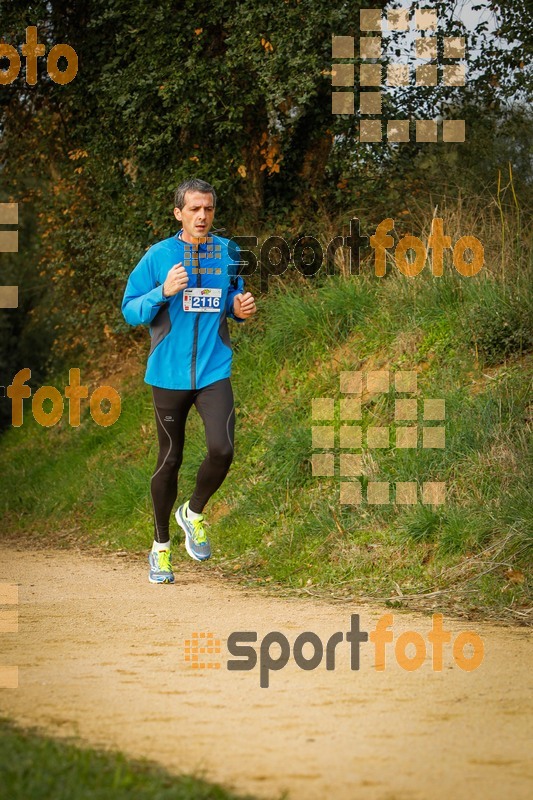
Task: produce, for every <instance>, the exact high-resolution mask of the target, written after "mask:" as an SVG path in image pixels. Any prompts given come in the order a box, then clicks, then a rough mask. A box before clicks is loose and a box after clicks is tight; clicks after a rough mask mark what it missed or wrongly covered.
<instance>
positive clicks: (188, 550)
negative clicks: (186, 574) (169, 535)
mask: <svg viewBox="0 0 533 800" xmlns="http://www.w3.org/2000/svg"><path fill="white" fill-rule="evenodd" d="M182 508H183V506H180V507H179V508H178V510H177V511H176V513H175V514H174V516H175V517H176V522H177V523H178V525H179V526H180V528H181V529H182V531H183V533H184V534H185V549H186V550H187V552H188V554H189V555H190V557H191V558H192V559H194V561H207V560H208V559H209V558H211V556H210V555H209V556H206V557H205V558H200V556H197V555H196V554H195V553H193V551H192V550H191V547H190V545H189V532H188V530H187V527H186V525H185V523H184V522H183V521H182V519H181V509H182Z"/></svg>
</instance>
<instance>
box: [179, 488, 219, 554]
mask: <svg viewBox="0 0 533 800" xmlns="http://www.w3.org/2000/svg"><path fill="white" fill-rule="evenodd" d="M188 508H189V501H188V500H187V502H186V503H184V504H183V505H182V506H180V507H179V508H178V510H177V511H176V522H177V523H178V525H179V526H180V528H182V529H183V531H184V532H185V547H186V548H187V552H188V554H189V555H190V557H191V558H194V560H195V561H207V559H208V558H209V557H210V556H211V545H210V544H209V539H208V538H207V534H206V532H205V529H204V516H203V514H202V515H201V516H200V517H198V518H197V519H189V518H188V517H187V510H188Z"/></svg>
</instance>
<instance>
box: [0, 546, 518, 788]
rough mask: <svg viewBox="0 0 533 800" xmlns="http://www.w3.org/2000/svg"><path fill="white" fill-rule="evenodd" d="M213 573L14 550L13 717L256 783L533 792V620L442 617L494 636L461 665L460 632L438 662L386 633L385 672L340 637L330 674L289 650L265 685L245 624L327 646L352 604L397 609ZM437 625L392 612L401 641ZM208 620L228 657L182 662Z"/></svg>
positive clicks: (8, 650) (343, 627) (7, 561)
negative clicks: (293, 595) (405, 651)
mask: <svg viewBox="0 0 533 800" xmlns="http://www.w3.org/2000/svg"><path fill="white" fill-rule="evenodd" d="M200 572H201V566H199V567H198V568H195V567H194V566H192V565H191V566H190V567H189V566H187V568H186V570H184V571H181V570H180V572H179V574H177V583H176V585H174V586H151V585H149V584H148V582H147V577H146V566H145V563H144V562H141V561H135V560H132V559H121V558H118V557H115V556H111V557H107V558H106V559H104V558H101V557H97V556H93V555H87V554H81V553H77V552H72V551H64V550H63V551H57V552H53V551H37V552H35V553H28V552H27V551H25V552H17V551H16V550H12V549H5V548H4V549H0V583H6V582H13V583H18V584H19V631H18V633H14V632H12V633H2V635H1V637H0V648H1V651H0V652H1V655H0V664H12V665H13V664H17V665H19V668H20V673H19V674H20V685H19V688H18V689H1V690H0V713H1V714H3V715H5V716H9V717H11V718H13V719H15V720H17V721H19V722H21V723H23V724H25V725H36V726H38V727H40V728H42V729H43V730H44V731H46V732H48V733H51V734H53V735H59V736H72V735H75V736H78V737H80V738H81V739H82V740H84V741H86V742H89V743H90V744H92V745H99V746H102V745H103V746H105V747H111V748H116V749H119V750H121V751H123V752H125V753H127V754H129V755H132V756H136V757H139V756H140V757H142V756H145V757H148V758H150V759H153V760H155V761H160V762H161V763H162V764H163V765H164V766H165V767H166V768H168V769H170V770H173V771H179V772H198V771H200V772H203V774H204V776H205V777H206V778H207V779H210V780H217V781H221V782H224V783H226V784H228V785H230V786H233V787H234V788H236V789H238V790H241V791H248V792H251V793H253V794H256V795H258V796H260V797H274V796H276V795H278V794H279V792H280V791H281V790H284V789H287V790H289V796H290V798H291V800H300V798H301V799H302V800H303V798H305V799H306V800H313V799H314V798H316V799H317V800H318V798H320V799H322V798H335V799H336V800H354V798H356V799H357V800H359V799H361V800H374V798H376V799H379V800H404V799H405V800H419V799H420V800H422V798H424V800H425V799H426V798H428V799H431V800H439V799H440V798H443V799H444V798H446V799H447V800H448V798H451V797H453V798H468V800H473V799H475V798H483V799H484V800H486V798H498V800H499V799H500V798H502V797H513V798H514V800H518V798H526V797H531V796H533V771H532V769H531V761H529V766H528V758H530V755H531V726H529V730H528V725H529V722H530V720H531V697H532V695H531V685H530V684H531V674H532V669H531V636H530V634H529V632H528V631H526V630H524V629H505V628H501V627H492V626H489V625H480V624H478V623H476V624H468V623H464V622H461V621H456V620H447V619H445V621H444V622H445V627H447V628H449V629H451V630H452V634H453V638H455V636H456V635H457V634H458V633H460V632H461V631H462V630H466V629H469V628H470V629H473V630H475V631H477V633H478V634H479V635H480V636H482V638H483V640H484V645H485V659H484V662H483V663H482V664H481V666H480V667H479V668H478V669H477V670H475V671H472V672H465V671H463V670H461V669H459V668H458V667H457V666H456V665H455V663H454V661H453V656H452V653H451V648H450V647H449V646H447V647H446V649H445V657H444V669H443V671H442V672H435V671H433V670H432V669H431V663H430V660H429V655H428V658H427V659H426V662H425V663H424V664H423V665H422V666H421V667H420V669H418V670H417V671H414V672H407V671H405V670H403V669H402V668H400V667H399V666H398V664H397V663H396V661H395V658H394V645H387V668H386V669H385V671H382V672H380V671H377V670H376V669H375V667H374V647H373V645H372V644H371V643H370V642H369V643H367V644H363V645H362V647H361V668H360V670H359V671H352V670H351V669H350V648H349V645H348V643H347V642H346V641H343V642H341V644H339V645H338V646H337V653H336V655H337V657H336V669H335V670H334V671H326V669H325V661H322V663H321V664H320V665H319V666H318V667H317V668H316V669H315V670H313V671H304V670H302V669H300V668H299V667H298V666H297V665H296V664H295V663H294V661H293V660H292V658H291V660H290V661H289V663H288V664H287V666H286V667H285V668H284V669H283V670H282V671H278V672H272V673H271V675H270V686H269V688H260V686H259V669H258V667H256V668H255V669H253V670H251V671H239V672H235V671H228V669H227V666H226V665H227V660H228V658H230V657H231V656H229V655H228V652H227V650H226V640H227V637H228V635H229V634H230V633H231V632H232V631H245V630H255V631H258V635H259V641H261V639H262V638H263V637H264V636H265V634H267V633H268V632H270V631H281V632H282V633H284V634H285V635H286V637H287V639H288V640H289V642H290V643H291V645H292V643H293V642H294V639H295V638H296V636H297V635H298V634H299V633H301V632H302V631H314V632H316V633H317V634H319V636H320V637H321V638H322V640H323V641H324V643H325V642H326V640H327V639H328V638H329V636H331V634H333V633H334V632H336V631H344V632H346V631H348V630H349V628H350V614H351V613H360V615H361V628H362V630H366V631H370V630H372V629H373V628H374V626H375V623H376V621H377V620H378V619H379V618H380V616H381V615H382V614H384V613H390V609H382V608H369V607H368V606H365V607H361V608H354V607H351V606H349V605H340V606H334V605H328V604H323V603H318V602H314V601H303V600H298V599H277V598H269V597H265V596H259V595H257V594H255V593H253V592H248V591H245V590H243V589H240V588H238V587H235V586H228V585H227V584H226V583H224V582H222V581H220V580H217V579H215V577H214V576H212V575H209V574H205V573H204V576H202V577H201V578H200ZM430 625H431V620H430V618H429V617H424V616H421V615H413V614H404V613H401V614H400V613H399V612H395V613H394V621H393V631H394V636H395V639H396V637H397V636H398V635H399V634H400V633H401V632H403V631H406V630H414V631H417V632H419V633H421V634H422V635H423V636H424V637H425V636H426V635H427V632H428V630H429V628H430ZM195 631H196V632H202V631H206V632H208V631H211V632H213V633H214V634H215V635H216V636H217V637H218V638H220V640H221V649H222V652H221V655H220V656H219V657H218V658H219V659H220V663H221V667H220V668H219V669H215V668H209V667H206V668H202V669H193V668H191V666H190V662H187V661H185V657H184V647H185V641H186V640H191V636H192V633H193V632H195ZM468 652H469V651H468V649H467V650H466V651H465V653H468ZM278 653H279V648H277V647H276V646H273V647H272V654H273V655H276V656H277V654H278ZM428 653H430V648H429V646H428ZM304 654H305V656H306V657H310V655H311V646H310V645H307V647H306V649H304ZM216 658H217V656H214V655H207V656H205V660H206V663H212V662H213V661H214V660H215V659H216ZM528 734H529V741H528Z"/></svg>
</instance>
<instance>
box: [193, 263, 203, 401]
mask: <svg viewBox="0 0 533 800" xmlns="http://www.w3.org/2000/svg"><path fill="white" fill-rule="evenodd" d="M193 260H194V259H193ZM196 261H197V263H198V266H197V269H200V258H199V257H198V258H197V259H196ZM201 285H202V276H201V275H200V273H199V272H197V273H196V286H197V287H198V286H201ZM199 324H200V312H199V311H197V312H196V319H195V320H194V338H193V342H192V360H191V389H196V354H197V350H198V325H199Z"/></svg>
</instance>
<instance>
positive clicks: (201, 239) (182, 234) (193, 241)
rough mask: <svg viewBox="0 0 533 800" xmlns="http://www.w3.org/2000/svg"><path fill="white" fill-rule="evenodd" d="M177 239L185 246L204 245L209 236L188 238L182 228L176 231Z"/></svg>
mask: <svg viewBox="0 0 533 800" xmlns="http://www.w3.org/2000/svg"><path fill="white" fill-rule="evenodd" d="M178 238H179V239H181V240H182V241H183V242H186V243H187V244H196V245H198V244H205V242H207V240H208V238H209V234H206V235H205V236H189V234H188V233H186V232H184V230H183V228H182V229H181V230H180V231H178Z"/></svg>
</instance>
